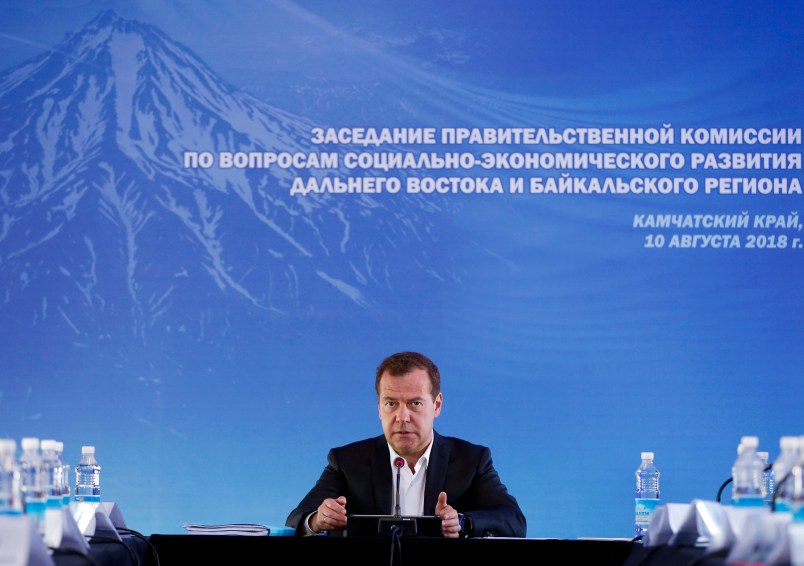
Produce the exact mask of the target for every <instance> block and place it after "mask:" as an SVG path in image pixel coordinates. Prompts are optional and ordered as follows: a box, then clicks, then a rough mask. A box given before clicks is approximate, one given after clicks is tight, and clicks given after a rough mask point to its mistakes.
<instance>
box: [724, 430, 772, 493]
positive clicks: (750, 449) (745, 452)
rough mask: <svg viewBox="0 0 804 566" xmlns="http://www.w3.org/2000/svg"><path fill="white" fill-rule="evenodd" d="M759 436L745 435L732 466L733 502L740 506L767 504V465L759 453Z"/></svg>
mask: <svg viewBox="0 0 804 566" xmlns="http://www.w3.org/2000/svg"><path fill="white" fill-rule="evenodd" d="M758 446H759V438H758V437H756V436H744V437H743V438H742V440H741V441H740V445H739V446H738V447H737V459H736V460H735V461H734V466H732V468H731V479H732V490H731V504H732V505H735V506H738V507H763V506H764V505H765V498H764V494H763V491H764V485H765V465H764V464H763V463H762V461H761V460H760V459H759V456H758V455H757V447H758Z"/></svg>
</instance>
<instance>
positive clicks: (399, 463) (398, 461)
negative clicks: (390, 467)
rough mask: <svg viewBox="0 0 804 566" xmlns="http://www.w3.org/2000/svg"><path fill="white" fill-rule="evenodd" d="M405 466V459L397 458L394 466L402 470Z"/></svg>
mask: <svg viewBox="0 0 804 566" xmlns="http://www.w3.org/2000/svg"><path fill="white" fill-rule="evenodd" d="M404 465H405V459H404V458H402V457H400V456H397V457H396V459H395V460H394V466H395V467H397V468H402V467H404Z"/></svg>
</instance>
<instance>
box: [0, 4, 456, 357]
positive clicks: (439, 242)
mask: <svg viewBox="0 0 804 566" xmlns="http://www.w3.org/2000/svg"><path fill="white" fill-rule="evenodd" d="M321 125H322V124H313V123H310V122H309V121H307V120H305V119H304V118H303V117H300V116H294V115H291V114H290V113H289V112H286V111H283V110H282V109H281V108H280V107H277V106H273V105H271V104H268V103H266V102H263V101H260V100H257V99H255V98H254V97H252V96H250V95H249V94H247V93H245V92H242V91H239V90H238V89H237V88H236V87H234V86H232V85H229V84H226V83H225V82H224V81H222V80H221V79H220V78H218V77H217V76H216V75H215V73H214V72H213V71H212V70H211V69H209V68H208V67H207V66H206V65H205V64H204V63H203V62H202V61H200V60H199V59H198V58H197V57H196V56H195V55H193V54H192V52H190V51H189V50H187V49H186V48H184V47H182V46H180V45H178V44H176V43H174V42H172V41H171V40H170V39H169V38H168V37H166V36H165V34H163V33H162V32H160V31H159V30H157V29H155V28H154V27H152V26H150V25H146V24H144V23H140V22H137V21H128V20H125V19H122V18H121V17H119V16H118V15H117V14H115V13H113V12H104V13H102V14H100V15H98V16H97V17H96V18H95V19H94V20H93V21H91V22H90V23H88V24H87V25H86V26H85V27H84V28H83V29H81V30H80V31H78V32H76V33H72V34H69V35H68V36H67V37H66V38H65V39H64V40H63V41H62V42H61V43H60V44H58V45H56V46H54V47H53V49H51V50H50V51H48V52H47V53H44V54H42V55H40V56H39V57H37V58H35V59H33V60H31V61H28V62H25V63H23V64H21V65H19V66H16V67H14V68H11V69H6V70H5V71H3V72H2V74H0V280H2V282H3V285H2V297H0V322H1V323H2V324H4V325H5V326H6V328H14V329H16V330H15V331H18V332H19V333H20V338H21V339H22V337H23V336H26V337H27V338H28V339H29V340H46V341H47V340H52V341H55V342H72V343H74V344H86V343H91V344H94V343H96V342H98V341H103V340H114V339H117V338H121V339H122V338H124V339H126V340H132V339H134V340H135V341H137V342H140V343H143V344H144V343H148V342H149V341H150V342H151V343H153V342H154V341H158V340H160V339H161V338H160V337H162V336H164V335H170V334H175V333H183V334H185V335H189V336H193V337H196V338H198V339H202V338H203V337H208V336H213V335H214V336H218V337H220V336H221V335H223V334H225V333H227V332H231V327H232V326H233V324H234V323H233V319H234V318H236V317H252V318H256V319H260V320H262V321H264V322H265V323H266V324H270V323H271V321H272V320H282V319H285V318H287V317H302V318H304V317H312V318H315V317H316V316H319V315H320V313H323V312H326V311H327V310H328V309H331V308H339V309H347V310H349V309H351V310H355V309H356V310H357V311H366V310H370V309H372V308H373V307H374V306H375V305H376V304H378V302H379V301H381V300H383V298H387V297H393V296H395V294H398V293H414V292H415V289H412V288H411V286H412V285H413V284H414V283H416V282H417V281H425V282H427V281H429V282H432V284H438V282H439V281H444V280H455V279H456V278H457V277H458V275H456V271H457V270H456V269H455V267H454V265H453V264H454V261H453V260H452V259H451V258H450V257H449V256H447V255H445V254H444V253H443V249H442V248H444V247H445V246H444V245H443V239H444V238H448V237H449V236H448V234H446V233H445V232H444V229H443V228H442V226H443V225H444V224H445V223H446V224H449V222H450V221H449V220H446V221H445V218H447V219H448V218H449V217H450V216H451V215H452V214H454V211H450V210H448V209H446V208H445V207H446V206H451V205H448V204H445V203H448V202H449V201H446V200H445V201H436V200H433V199H426V198H424V197H417V196H415V195H401V194H400V195H393V196H392V195H388V194H349V195H336V194H332V193H326V192H321V193H309V194H306V195H292V194H291V192H290V186H291V183H292V180H293V179H294V178H295V177H303V178H305V179H307V178H310V177H312V176H314V175H327V176H330V177H333V178H340V179H346V178H347V175H348V174H351V175H355V174H360V175H366V176H371V175H378V176H388V172H372V171H363V172H360V173H355V172H354V171H351V172H349V171H345V170H344V169H343V168H341V169H340V170H328V171H311V170H307V169H303V170H297V169H293V168H287V169H281V168H277V167H272V168H265V167H262V168H236V167H234V168H229V169H223V168H219V167H218V166H217V163H216V165H215V166H213V167H209V168H203V167H188V166H186V163H185V160H184V156H185V153H187V152H208V153H209V154H211V155H214V156H218V155H220V154H221V153H224V152H232V153H234V152H287V153H289V154H297V153H298V154H311V153H317V152H321V151H338V152H344V151H347V150H348V151H352V150H354V148H345V147H330V148H321V147H315V146H314V145H313V144H312V143H311V141H310V133H311V130H312V128H313V127H315V126H321ZM216 161H217V159H216ZM377 234H380V235H381V236H380V237H378V236H377ZM440 249H441V251H439V252H436V253H434V252H433V250H440ZM413 272H415V274H416V275H411V273H413ZM333 305H336V307H333ZM13 348H14V346H13V345H11V344H6V346H5V347H4V349H8V350H9V351H10V350H12V349H13Z"/></svg>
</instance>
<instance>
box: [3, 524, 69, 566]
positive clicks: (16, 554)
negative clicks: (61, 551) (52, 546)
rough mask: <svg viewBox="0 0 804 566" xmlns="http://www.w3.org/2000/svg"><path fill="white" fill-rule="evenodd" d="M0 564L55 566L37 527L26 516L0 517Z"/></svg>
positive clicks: (12, 565) (4, 565)
mask: <svg viewBox="0 0 804 566" xmlns="http://www.w3.org/2000/svg"><path fill="white" fill-rule="evenodd" d="M0 564H3V566H55V562H53V558H52V557H51V556H50V551H49V550H48V548H47V546H45V542H44V541H43V540H42V535H41V534H39V527H38V526H37V524H36V521H34V520H33V519H32V518H31V517H30V516H28V515H0Z"/></svg>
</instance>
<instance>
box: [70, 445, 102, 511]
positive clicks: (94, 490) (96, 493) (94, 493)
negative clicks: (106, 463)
mask: <svg viewBox="0 0 804 566" xmlns="http://www.w3.org/2000/svg"><path fill="white" fill-rule="evenodd" d="M100 473H101V467H100V465H99V464H98V461H97V460H95V447H94V446H82V447H81V461H80V462H79V463H78V465H77V466H76V467H75V496H74V497H75V501H78V502H86V503H99V502H100V500H101V498H100Z"/></svg>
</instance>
